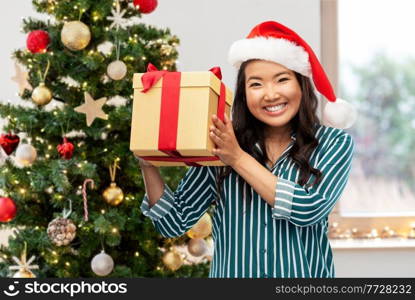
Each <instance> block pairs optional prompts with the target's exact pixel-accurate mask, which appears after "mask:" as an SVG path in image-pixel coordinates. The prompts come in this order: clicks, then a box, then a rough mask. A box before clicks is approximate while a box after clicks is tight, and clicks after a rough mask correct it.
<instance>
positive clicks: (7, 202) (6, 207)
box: [0, 197, 17, 222]
mask: <svg viewBox="0 0 415 300" xmlns="http://www.w3.org/2000/svg"><path fill="white" fill-rule="evenodd" d="M16 212H17V208H16V204H15V203H14V201H13V200H12V199H11V198H7V197H0V222H9V221H11V220H13V219H14V217H15V216H16Z"/></svg>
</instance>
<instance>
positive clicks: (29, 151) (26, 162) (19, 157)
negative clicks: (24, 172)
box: [16, 144, 37, 167]
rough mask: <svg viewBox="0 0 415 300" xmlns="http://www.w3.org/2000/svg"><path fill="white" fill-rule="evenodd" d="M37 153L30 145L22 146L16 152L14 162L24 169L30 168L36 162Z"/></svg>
mask: <svg viewBox="0 0 415 300" xmlns="http://www.w3.org/2000/svg"><path fill="white" fill-rule="evenodd" d="M36 157H37V152H36V149H35V147H33V146H32V145H30V144H22V145H19V147H17V150H16V162H17V163H18V164H20V165H22V166H24V167H28V166H31V165H32V164H33V162H34V161H35V160H36Z"/></svg>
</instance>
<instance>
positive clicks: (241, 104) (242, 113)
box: [216, 60, 322, 197]
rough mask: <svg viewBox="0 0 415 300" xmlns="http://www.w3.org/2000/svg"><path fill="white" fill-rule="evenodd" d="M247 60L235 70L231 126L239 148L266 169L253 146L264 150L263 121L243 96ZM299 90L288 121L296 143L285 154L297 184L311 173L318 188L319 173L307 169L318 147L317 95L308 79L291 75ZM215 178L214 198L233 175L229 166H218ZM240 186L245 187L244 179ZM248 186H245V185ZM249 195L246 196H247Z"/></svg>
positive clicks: (320, 174) (307, 178)
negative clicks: (295, 172)
mask: <svg viewBox="0 0 415 300" xmlns="http://www.w3.org/2000/svg"><path fill="white" fill-rule="evenodd" d="M251 61H252V60H248V61H246V62H244V63H242V65H241V67H240V68H239V71H238V77H237V82H236V91H235V99H234V102H233V105H232V124H233V128H234V131H235V136H236V139H237V140H238V143H239V146H240V147H241V148H242V150H244V151H245V152H247V153H248V154H250V155H251V156H253V157H254V158H255V159H256V160H257V161H258V162H259V163H261V164H262V165H264V166H265V163H266V162H267V160H268V158H267V154H266V151H262V152H261V151H259V150H258V149H257V147H255V144H256V143H258V144H259V146H260V148H261V149H265V126H266V124H264V123H263V122H261V121H260V120H258V119H256V118H255V117H254V116H253V115H252V114H251V112H250V111H249V109H248V106H247V103H246V94H245V68H246V66H247V64H248V63H249V62H251ZM294 74H295V76H296V78H297V80H298V82H299V84H300V87H301V91H302V98H301V103H300V107H299V110H298V113H297V114H296V115H295V117H294V118H293V119H292V120H291V121H290V122H291V124H290V125H291V128H292V129H293V131H294V132H295V133H296V140H295V142H294V145H293V147H292V148H291V149H290V151H289V153H288V155H289V157H291V159H292V160H293V161H294V162H295V164H296V165H297V166H298V167H299V171H300V177H299V182H298V184H300V185H301V186H304V185H305V184H306V183H307V182H308V180H309V178H310V176H311V174H313V175H315V180H314V182H313V185H317V184H318V183H319V182H320V180H321V177H322V173H321V171H320V170H318V169H315V168H313V167H311V166H310V163H309V158H310V156H311V153H312V152H313V150H314V149H315V148H316V147H317V146H318V140H317V138H316V137H315V133H316V125H317V124H320V122H319V120H318V118H317V116H316V110H317V96H316V95H315V93H314V90H313V86H312V84H311V82H310V79H309V78H308V77H305V76H303V75H301V74H299V73H297V72H294ZM218 169H219V172H218V176H217V178H216V184H217V193H218V194H217V195H218V196H220V195H221V193H222V183H223V181H224V179H225V178H226V177H227V176H229V174H230V173H231V172H232V167H230V166H225V167H219V168H218ZM240 180H242V184H241V186H243V185H244V179H243V178H242V177H240ZM246 185H248V184H246ZM249 195H250V193H247V196H248V197H249Z"/></svg>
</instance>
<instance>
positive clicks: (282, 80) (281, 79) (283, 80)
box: [278, 78, 288, 82]
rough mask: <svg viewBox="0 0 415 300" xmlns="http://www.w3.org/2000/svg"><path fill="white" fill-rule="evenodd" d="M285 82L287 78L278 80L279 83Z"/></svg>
mask: <svg viewBox="0 0 415 300" xmlns="http://www.w3.org/2000/svg"><path fill="white" fill-rule="evenodd" d="M286 80H288V78H281V79H280V80H278V81H279V82H281V81H286Z"/></svg>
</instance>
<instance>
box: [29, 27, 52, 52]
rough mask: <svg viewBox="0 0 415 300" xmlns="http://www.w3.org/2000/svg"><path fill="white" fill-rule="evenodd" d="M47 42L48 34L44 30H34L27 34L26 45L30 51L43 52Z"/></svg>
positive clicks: (48, 40) (48, 39)
mask: <svg viewBox="0 0 415 300" xmlns="http://www.w3.org/2000/svg"><path fill="white" fill-rule="evenodd" d="M49 42H50V38H49V34H48V33H47V32H46V31H44V30H34V31H32V32H30V33H29V35H28V36H27V40H26V46H27V49H29V51H30V52H32V53H45V52H46V48H47V47H48V45H49Z"/></svg>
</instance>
